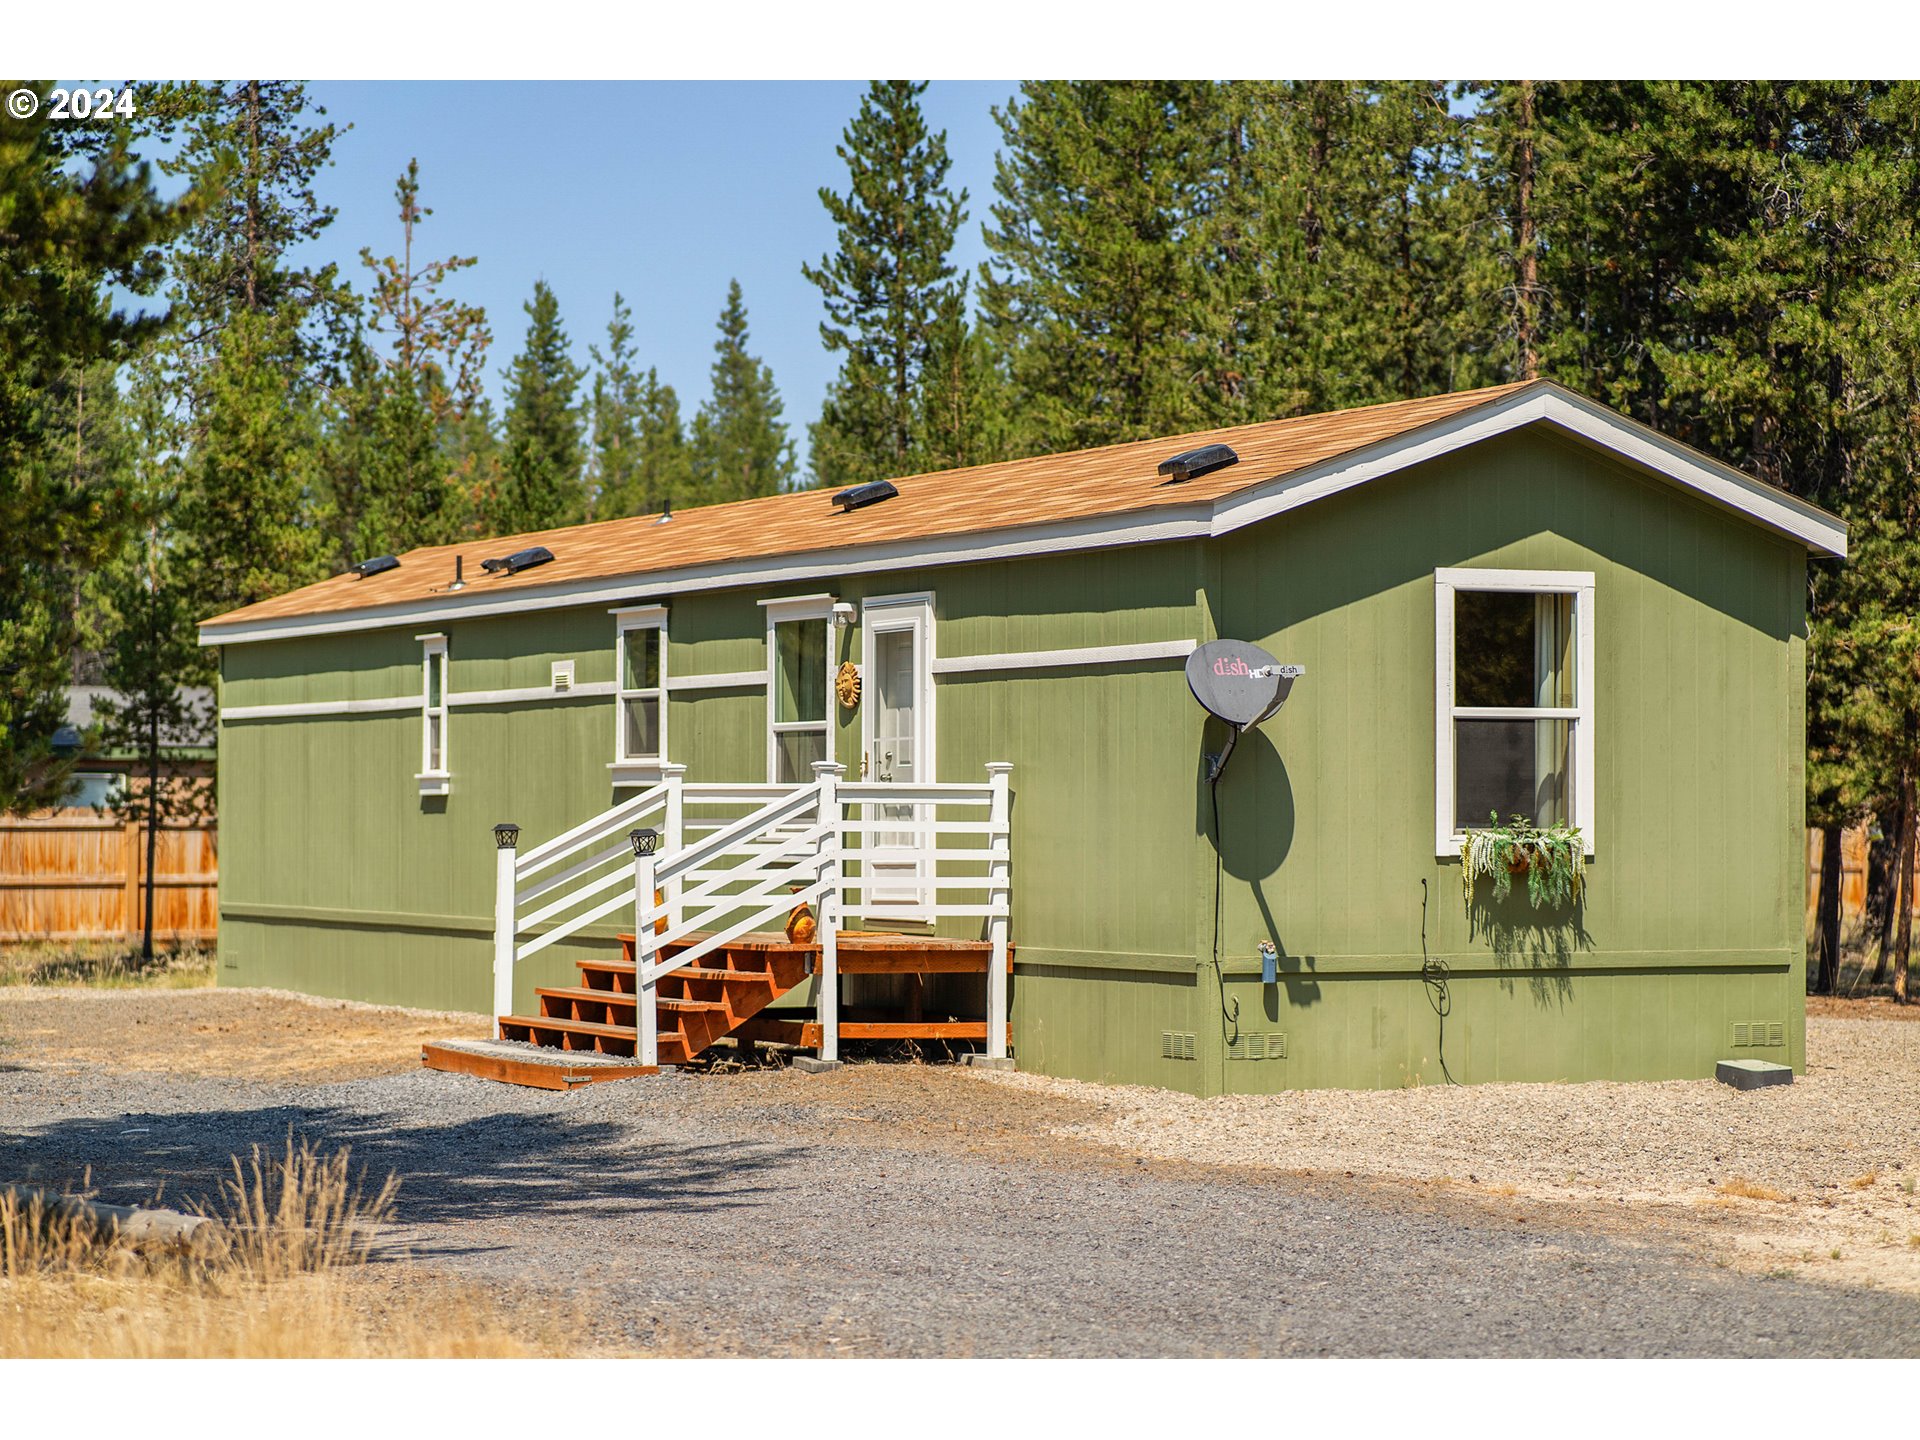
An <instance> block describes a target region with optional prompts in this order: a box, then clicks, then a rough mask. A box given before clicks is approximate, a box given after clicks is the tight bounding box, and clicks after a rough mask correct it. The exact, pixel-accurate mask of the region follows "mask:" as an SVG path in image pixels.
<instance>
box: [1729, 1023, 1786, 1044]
mask: <svg viewBox="0 0 1920 1440" xmlns="http://www.w3.org/2000/svg"><path fill="white" fill-rule="evenodd" d="M1786 1043H1787V1027H1786V1026H1785V1025H1784V1024H1777V1023H1771V1022H1768V1021H1765V1020H1755V1021H1752V1022H1751V1023H1742V1022H1740V1021H1735V1022H1734V1026H1733V1046H1734V1049H1736V1050H1740V1049H1748V1050H1751V1049H1773V1048H1775V1047H1776V1046H1784V1045H1785V1044H1786Z"/></svg>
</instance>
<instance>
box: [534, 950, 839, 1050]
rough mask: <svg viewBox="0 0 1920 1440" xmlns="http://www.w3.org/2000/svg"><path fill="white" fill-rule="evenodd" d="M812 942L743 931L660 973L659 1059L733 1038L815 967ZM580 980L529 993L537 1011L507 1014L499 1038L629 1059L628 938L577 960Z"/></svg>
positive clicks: (631, 986) (632, 1044)
mask: <svg viewBox="0 0 1920 1440" xmlns="http://www.w3.org/2000/svg"><path fill="white" fill-rule="evenodd" d="M700 938H701V937H700V936H698V935H690V936H688V937H687V938H686V939H685V940H683V941H680V942H678V943H677V944H673V945H668V946H666V947H665V949H664V950H663V952H662V953H663V955H664V956H666V957H671V956H673V955H675V954H678V953H679V952H680V951H682V950H685V949H688V948H690V947H691V946H693V945H696V944H698V943H699V941H700ZM814 953H816V952H814V951H813V949H812V947H809V946H804V945H793V944H790V943H788V942H787V940H786V937H784V936H777V935H752V934H749V935H742V936H740V937H739V939H738V940H737V941H736V942H734V943H732V944H729V945H724V946H722V947H721V948H720V949H718V950H715V951H712V952H711V953H709V954H707V955H705V956H703V957H702V959H701V963H700V964H698V965H689V966H687V967H685V968H684V969H681V970H675V971H673V972H672V973H671V974H669V975H663V976H661V977H660V983H659V1002H658V1006H657V1009H658V1011H659V1016H660V1032H659V1039H660V1063H661V1064H662V1065H684V1064H686V1063H687V1062H688V1061H689V1060H691V1059H693V1057H694V1056H696V1055H698V1054H699V1053H700V1052H701V1051H702V1050H705V1049H706V1048H707V1047H708V1046H709V1045H711V1044H713V1042H714V1041H716V1040H718V1039H720V1038H721V1037H722V1036H725V1035H731V1034H732V1033H733V1032H734V1031H736V1030H738V1029H739V1028H740V1027H741V1026H743V1025H745V1024H746V1023H747V1021H749V1020H751V1019H752V1018H753V1017H754V1016H755V1015H757V1014H759V1013H760V1012H761V1011H762V1010H764V1009H765V1008H766V1007H767V1006H768V1005H770V1004H772V1003H773V1002H774V1001H775V1000H777V999H779V998H780V997H781V996H782V995H784V994H786V993H787V992H788V991H789V990H791V989H793V987H794V986H796V985H798V984H799V983H800V982H801V981H803V980H805V979H806V978H807V976H808V975H809V974H811V973H812V970H813V955H814ZM579 970H580V983H579V984H578V985H543V986H540V987H538V988H537V989H536V990H535V991H534V995H535V997H536V998H537V999H538V1001H539V1008H540V1013H539V1014H538V1015H507V1016H503V1017H502V1018H501V1021H500V1038H501V1039H502V1040H522V1041H526V1042H528V1043H530V1044H533V1045H540V1046H544V1047H547V1048H549V1049H554V1050H560V1051H574V1052H582V1051H590V1052H593V1053H595V1054H599V1055H613V1056H623V1057H627V1058H631V1057H632V1056H633V1054H634V1050H635V1048H636V1046H637V1044H638V1035H637V1033H636V1031H635V1028H634V1013H633V1007H634V990H635V981H634V960H633V936H631V935H622V936H621V937H620V958H619V959H618V960H614V959H611V958H609V959H604V960H602V959H593V960H582V961H580V962H579Z"/></svg>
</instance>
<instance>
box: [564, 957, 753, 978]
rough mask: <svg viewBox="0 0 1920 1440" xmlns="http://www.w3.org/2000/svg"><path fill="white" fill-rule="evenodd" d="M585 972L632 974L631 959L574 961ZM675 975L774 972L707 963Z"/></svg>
mask: <svg viewBox="0 0 1920 1440" xmlns="http://www.w3.org/2000/svg"><path fill="white" fill-rule="evenodd" d="M574 963H575V964H577V965H578V966H579V967H580V969H581V970H582V971H583V972H584V971H587V970H592V971H594V972H596V973H598V974H603V975H631V974H633V961H631V960H578V961H575V962H574ZM673 973H674V974H675V975H692V976H693V977H694V978H695V979H697V980H711V979H714V978H715V977H717V976H722V975H727V976H739V977H742V978H745V979H748V980H771V979H772V978H773V976H772V973H771V972H769V971H766V970H722V969H715V968H713V967H711V966H706V965H687V966H683V967H682V968H680V969H678V970H675V971H674V972H673Z"/></svg>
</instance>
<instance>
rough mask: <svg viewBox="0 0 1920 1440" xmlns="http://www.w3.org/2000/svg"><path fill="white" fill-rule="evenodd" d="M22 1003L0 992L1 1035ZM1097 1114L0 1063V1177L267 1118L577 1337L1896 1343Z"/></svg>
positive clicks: (818, 1087)
mask: <svg viewBox="0 0 1920 1440" xmlns="http://www.w3.org/2000/svg"><path fill="white" fill-rule="evenodd" d="M164 1000H165V997H154V1001H155V1003H160V1002H163V1001H164ZM203 1003H215V1002H203ZM289 1003H290V1002H289ZM41 1013H44V1012H41ZM21 1014H22V1006H20V1005H18V1004H15V1003H12V1002H10V1001H9V1000H8V999H7V998H6V996H5V995H4V994H0V1039H4V1038H5V1037H6V1035H7V1034H8V1033H9V1031H13V1032H15V1033H18V1031H19V1029H20V1028H21ZM28 1028H31V1027H28ZM43 1028H44V1027H43ZM1111 1118H1112V1117H1111V1115H1110V1114H1103V1113H1102V1112H1101V1110H1100V1108H1099V1107H1098V1106H1096V1105H1095V1104H1092V1103H1089V1102H1087V1101H1085V1100H1082V1099H1078V1098H1075V1097H1074V1096H1072V1095H1069V1094H1060V1093H1051V1092H1050V1091H1044V1090H1041V1089H1039V1088H1037V1087H1036V1088H1034V1089H1027V1088H1025V1087H1014V1086H1009V1085H1006V1084H1004V1083H996V1082H995V1081H993V1080H991V1079H988V1078H986V1077H982V1076H976V1075H973V1074H970V1073H964V1072H960V1071H957V1070H953V1069H948V1068H940V1067H920V1066H893V1065H887V1066H881V1065H868V1066H855V1067H850V1068H848V1069H847V1070H844V1071H841V1072H839V1073H837V1074H833V1075H824V1076H802V1075H799V1074H796V1073H794V1072H791V1071H766V1072H749V1073H746V1074H738V1075H715V1076H692V1075H663V1076H660V1077H658V1078H653V1079H646V1080H638V1081H630V1082H625V1083H621V1084H615V1085H605V1086H598V1087H593V1088H590V1089H587V1090H584V1091H581V1092H578V1093H575V1094H572V1095H556V1094H551V1093H547V1092H540V1091H529V1090H521V1089H516V1088H513V1087H508V1086H502V1085H494V1084H489V1083H487V1082H484V1081H477V1080H472V1079H468V1078H465V1077H460V1076H452V1075H444V1074H438V1073H434V1072H428V1071H423V1070H408V1071H405V1072H403V1073H397V1074H389V1075H384V1076H377V1077H373V1078H361V1079H345V1080H323V1081H305V1082H301V1083H281V1082H270V1081H263V1080H259V1079H248V1078H240V1077H236V1076H230V1075H229V1076H220V1077H209V1076H198V1075H193V1074H182V1073H175V1074H164V1075H163V1074H156V1073H152V1072H148V1071H114V1070H111V1069H108V1068H106V1067H105V1066H104V1065H100V1064H88V1063H83V1062H76V1061H74V1060H73V1059H71V1058H61V1059H57V1060H56V1059H48V1060H41V1059H36V1058H35V1056H34V1055H33V1053H32V1048H31V1046H28V1045H22V1044H17V1043H16V1044H14V1045H12V1046H10V1047H8V1048H6V1049H0V1177H4V1178H7V1179H33V1180H38V1181H40V1182H42V1183H47V1182H51V1183H54V1184H62V1183H73V1184H77V1183H78V1182H79V1181H80V1178H81V1172H82V1171H83V1169H84V1168H85V1167H86V1166H88V1165H91V1166H92V1169H93V1179H94V1184H95V1185H96V1187H98V1188H99V1189H100V1191H101V1192H102V1194H103V1198H106V1199H109V1200H127V1199H134V1198H144V1197H145V1196H147V1195H150V1194H151V1193H152V1191H153V1189H154V1187H155V1186H156V1185H160V1184H162V1183H164V1184H165V1187H166V1193H167V1194H169V1195H174V1196H180V1195H183V1194H187V1195H191V1194H194V1193H204V1192H205V1191H206V1190H208V1189H210V1188H211V1186H212V1185H213V1183H214V1182H215V1180H216V1178H217V1177H218V1175H219V1174H220V1173H222V1171H223V1170H224V1169H225V1167H226V1164H227V1157H228V1156H229V1155H231V1154H233V1153H235V1152H236V1151H240V1152H244V1151H245V1150H246V1148H247V1147H248V1146H249V1145H251V1144H254V1143H260V1144H266V1145H277V1144H279V1143H280V1142H282V1141H283V1140H284V1138H285V1136H286V1134H287V1132H288V1130H289V1128H292V1129H293V1130H294V1131H295V1132H297V1133H299V1134H302V1135H306V1136H309V1137H312V1138H314V1139H316V1140H320V1141H324V1142H328V1143H350V1144H351V1145H352V1146H353V1150H354V1154H355V1156H356V1159H357V1160H359V1161H364V1162H366V1163H367V1164H368V1165H369V1166H370V1167H371V1168H372V1169H374V1170H375V1172H376V1173H378V1172H384V1171H385V1170H387V1169H389V1168H390V1169H393V1170H395V1171H397V1172H398V1173H399V1174H400V1175H401V1177H402V1179H403V1188H402V1191H401V1195H400V1204H399V1216H400V1220H401V1226H400V1230H399V1233H396V1234H395V1235H394V1236H393V1237H392V1243H393V1247H394V1249H395V1250H396V1251H397V1250H400V1249H404V1250H405V1251H406V1252H407V1253H408V1254H409V1255H410V1257H411V1260H412V1263H416V1264H425V1265H430V1266H433V1267H435V1268H437V1269H442V1270H445V1271H447V1272H449V1273H451V1274H453V1275H456V1276H459V1277H461V1278H464V1279H467V1280H473V1281H478V1282H480V1283H481V1284H482V1285H483V1286H485V1287H488V1288H498V1289H499V1290H501V1291H502V1292H508V1293H512V1292H521V1291H524V1289H525V1288H526V1287H529V1286H531V1287H537V1288H540V1289H544V1290H559V1291H569V1292H573V1293H574V1294H576V1295H577V1297H578V1298H579V1300H580V1302H581V1303H582V1305H583V1307H584V1308H585V1311H586V1313H588V1314H589V1315H590V1316H592V1317H593V1321H592V1326H591V1327H590V1329H591V1331H592V1333H588V1334H585V1335H583V1336H582V1337H581V1348H582V1350H583V1351H589V1350H592V1349H610V1350H635V1349H638V1350H649V1349H655V1348H663V1349H669V1350H673V1351H678V1352H686V1351H692V1352H694V1353H715V1354H756V1355H760V1354H764V1355H781V1354H857V1355H1009V1354H1011V1355H1026V1354H1042V1355H1197V1354H1204V1355H1221V1354H1224V1355H1327V1354H1331V1355H1679V1354H1704V1355H1914V1354H1920V1301H1916V1300H1914V1299H1912V1298H1910V1297H1907V1296H1903V1295H1898V1294H1891V1293H1887V1292H1884V1291H1878V1290H1872V1289H1865V1288H1859V1287H1855V1286H1849V1285H1843V1284H1821V1283H1810V1282H1807V1281H1803V1280H1800V1279H1795V1278H1757V1277H1755V1276H1754V1275H1751V1274H1746V1273H1741V1272H1740V1271H1737V1270H1734V1269H1728V1268H1719V1267H1716V1266H1714V1265H1712V1264H1709V1263H1706V1262H1704V1261H1702V1260H1701V1259H1699V1258H1698V1257H1697V1255H1696V1254H1695V1252H1694V1251H1693V1250H1692V1249H1691V1248H1690V1247H1688V1246H1685V1245H1682V1244H1680V1243H1679V1242H1678V1241H1676V1240H1675V1239H1674V1238H1673V1237H1672V1236H1669V1235H1666V1234H1664V1233H1662V1232H1661V1231H1658V1230H1652V1231H1649V1232H1647V1233H1644V1234H1636V1233H1634V1232H1633V1231H1632V1230H1631V1229H1630V1228H1629V1227H1623V1226H1621V1225H1617V1224H1610V1223H1604V1222H1602V1221H1600V1220H1594V1221H1593V1222H1592V1223H1587V1222H1586V1221H1584V1220H1582V1219H1581V1218H1580V1215H1579V1213H1578V1212H1577V1211H1575V1210H1573V1209H1569V1208H1565V1207H1561V1208H1555V1207H1549V1206H1539V1205H1525V1204H1515V1203H1513V1202H1512V1201H1510V1200H1508V1201H1494V1200H1491V1199H1488V1198H1486V1197H1478V1196H1472V1195H1462V1194H1455V1193H1451V1192H1428V1191H1418V1190H1415V1189H1413V1188H1411V1187H1407V1186H1404V1185H1400V1186H1395V1185H1394V1184H1391V1183H1386V1182H1378V1183H1368V1182H1366V1181H1365V1180H1364V1179H1356V1180H1349V1179H1347V1178H1346V1177H1345V1176H1344V1175H1334V1176H1326V1175H1312V1176H1303V1175H1299V1174H1295V1173H1289V1172H1280V1171H1274V1172H1270V1173H1261V1172H1256V1171H1249V1170H1244V1169H1242V1170H1224V1169H1219V1168H1215V1167H1209V1166H1204V1165H1198V1164H1193V1163H1189V1162H1186V1161H1181V1160H1172V1159H1149V1158H1145V1157H1131V1156H1126V1155H1122V1154H1120V1153H1118V1152H1116V1151H1114V1150H1112V1149H1109V1148H1104V1147H1100V1146H1096V1145H1093V1144H1090V1143H1086V1142H1084V1141H1082V1140H1080V1139H1078V1138H1076V1136H1075V1132H1076V1131H1079V1132H1081V1133H1086V1132H1087V1131H1090V1130H1093V1129H1095V1128H1098V1126H1099V1125H1100V1124H1102V1123H1105V1122H1107V1121H1109V1120H1110V1119H1111Z"/></svg>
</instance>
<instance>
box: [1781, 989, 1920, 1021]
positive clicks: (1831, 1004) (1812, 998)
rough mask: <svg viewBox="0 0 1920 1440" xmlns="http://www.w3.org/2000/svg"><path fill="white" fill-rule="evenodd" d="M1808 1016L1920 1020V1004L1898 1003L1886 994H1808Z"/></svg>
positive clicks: (1824, 1018) (1835, 1018)
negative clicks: (1849, 995)
mask: <svg viewBox="0 0 1920 1440" xmlns="http://www.w3.org/2000/svg"><path fill="white" fill-rule="evenodd" d="M1807 1018H1808V1019H1814V1018H1818V1019H1821V1020H1906V1021H1913V1020H1920V1004H1915V1005H1896V1004H1894V1003H1893V1001H1892V1000H1891V999H1890V998H1888V997H1887V996H1884V995H1863V996H1860V997H1859V998H1857V999H1848V998H1847V997H1846V996H1845V995H1809V996H1807Z"/></svg>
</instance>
